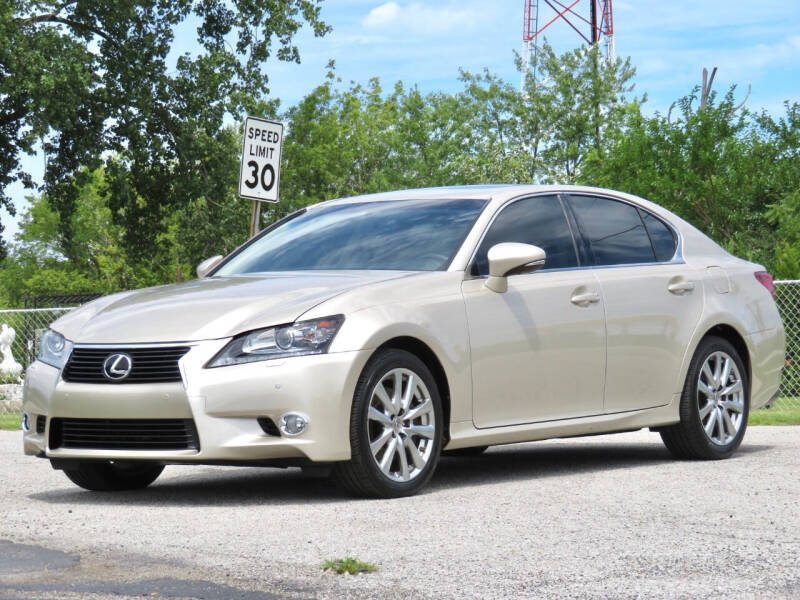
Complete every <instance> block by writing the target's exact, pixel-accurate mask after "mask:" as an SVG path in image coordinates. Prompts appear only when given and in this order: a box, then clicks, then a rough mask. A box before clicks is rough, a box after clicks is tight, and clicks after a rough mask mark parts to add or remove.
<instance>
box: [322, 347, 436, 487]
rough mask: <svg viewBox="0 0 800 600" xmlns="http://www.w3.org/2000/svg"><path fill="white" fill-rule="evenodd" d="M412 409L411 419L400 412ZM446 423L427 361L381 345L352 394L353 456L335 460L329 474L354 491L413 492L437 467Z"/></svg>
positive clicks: (410, 411) (351, 427) (351, 438)
mask: <svg viewBox="0 0 800 600" xmlns="http://www.w3.org/2000/svg"><path fill="white" fill-rule="evenodd" d="M398 375H399V382H400V383H399V388H400V393H399V394H398V393H397V392H396V390H397V386H398V384H397V382H398ZM409 385H411V386H412V388H413V389H412V390H411V395H410V396H409V395H408V388H409ZM379 388H380V389H379ZM381 390H382V392H381ZM403 396H405V398H403ZM404 400H405V402H404ZM370 408H372V409H373V410H370ZM378 412H380V413H381V415H378V414H377V413H378ZM412 413H414V416H412V418H411V419H410V420H409V419H402V418H400V417H402V416H403V415H407V414H408V415H410V414H412ZM444 427H445V423H444V420H443V416H442V401H441V397H440V396H439V390H438V388H437V386H436V381H435V380H434V378H433V375H431V372H430V370H428V368H427V367H426V366H425V364H424V363H423V362H422V361H421V360H420V359H419V358H417V357H416V356H415V355H413V354H411V353H410V352H406V351H404V350H395V349H388V350H383V351H379V352H378V353H376V354H375V355H374V356H373V357H372V358H371V359H370V361H369V362H368V363H367V365H366V366H365V367H364V371H363V372H362V373H361V377H360V378H359V380H358V383H357V385H356V390H355V394H354V395H353V406H352V410H351V413H350V448H351V458H350V460H349V461H347V462H342V463H338V464H336V465H335V466H334V470H333V477H334V479H335V480H336V481H337V482H338V483H339V484H340V485H341V486H342V487H343V488H344V489H345V490H347V491H348V492H350V493H351V494H354V495H357V496H362V497H372V498H399V497H401V496H410V495H412V494H415V493H417V492H418V491H419V490H420V489H422V487H423V486H424V485H425V484H426V483H427V482H428V481H429V480H430V478H431V476H432V475H433V472H434V470H435V469H436V465H437V464H438V462H439V455H440V453H441V449H442V432H443V429H444ZM371 444H372V445H371ZM409 444H410V445H411V446H413V448H414V449H416V453H415V452H413V449H412V448H411V447H410V446H409ZM373 446H375V448H376V450H375V453H373V450H372V447H373ZM398 446H399V447H398ZM381 465H383V466H381ZM404 465H405V466H404Z"/></svg>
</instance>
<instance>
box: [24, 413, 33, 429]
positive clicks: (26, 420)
mask: <svg viewBox="0 0 800 600" xmlns="http://www.w3.org/2000/svg"><path fill="white" fill-rule="evenodd" d="M30 430H31V422H30V419H29V417H28V413H22V431H30Z"/></svg>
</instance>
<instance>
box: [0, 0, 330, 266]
mask: <svg viewBox="0 0 800 600" xmlns="http://www.w3.org/2000/svg"><path fill="white" fill-rule="evenodd" d="M319 1H320V0H282V1H271V0H259V1H253V2H247V1H244V0H236V1H234V2H225V1H224V0H207V1H203V2H199V1H194V0H123V1H121V2H113V3H109V2H106V1H104V0H65V1H63V0H13V1H11V2H6V3H4V4H3V5H2V8H0V73H2V77H0V185H2V186H3V189H5V186H6V185H7V184H8V183H10V182H12V181H15V180H21V181H23V182H24V183H26V184H27V185H30V183H31V181H30V177H29V176H28V174H26V173H24V172H22V171H21V169H20V163H19V158H20V154H21V153H26V152H31V151H32V150H33V149H34V145H35V143H36V142H37V141H40V142H41V144H42V149H43V150H44V152H45V153H46V155H47V168H46V170H45V174H44V189H45V191H46V193H47V194H48V197H49V198H50V202H51V203H52V206H53V208H54V209H55V210H56V212H57V213H58V214H59V230H60V235H61V237H62V239H63V241H64V245H65V248H64V249H65V252H66V254H67V256H68V257H70V258H72V257H73V256H74V254H75V253H76V252H77V248H76V245H75V242H74V239H73V231H72V230H71V229H70V227H71V223H72V221H71V215H72V213H73V212H74V210H75V203H76V200H77V194H78V188H79V187H80V185H81V183H82V182H81V178H82V177H83V176H84V174H85V173H86V172H87V171H86V170H85V168H88V169H89V171H91V170H92V169H93V168H94V167H96V166H98V164H99V163H100V160H101V157H102V156H103V153H104V152H107V151H110V152H112V153H114V155H115V160H116V162H115V163H114V166H113V168H111V169H109V171H108V173H107V177H108V179H109V184H110V189H112V190H113V192H114V195H113V197H112V202H111V206H112V208H113V210H114V214H115V219H116V221H117V222H118V223H124V224H125V225H126V228H125V232H124V235H125V239H124V243H125V244H126V245H127V246H128V248H129V250H130V251H131V253H132V254H133V255H140V256H141V255H143V253H144V252H146V248H147V243H146V242H147V241H148V240H149V239H152V234H153V232H155V231H159V229H160V226H161V223H162V222H163V216H164V212H165V210H167V207H169V206H170V205H171V204H174V203H176V202H179V201H180V200H183V199H185V198H187V197H188V198H191V199H195V198H198V197H201V196H204V195H205V193H206V191H207V190H208V188H209V184H210V179H209V178H208V177H206V176H205V172H204V168H203V161H213V160H215V159H217V158H219V156H218V155H217V154H216V153H215V150H216V146H215V144H214V143H206V142H208V141H209V140H210V139H213V138H214V137H215V135H216V134H217V132H218V131H219V130H220V129H221V128H222V125H223V122H224V119H225V117H226V115H228V116H232V117H233V118H234V119H235V120H239V119H240V118H241V116H242V115H243V114H245V113H246V112H256V113H264V112H269V110H270V108H274V105H273V106H270V105H269V104H267V103H266V102H265V94H267V93H268V91H269V88H268V83H269V78H268V75H267V72H266V70H265V68H264V67H265V63H266V62H267V60H268V59H269V58H271V57H272V56H273V55H275V56H276V57H277V59H278V60H284V61H299V52H298V49H297V47H296V46H295V45H293V42H292V40H293V38H294V35H295V34H296V32H297V31H298V29H299V28H300V27H301V26H302V24H303V23H304V22H308V23H309V24H310V25H311V27H312V28H313V30H314V33H315V34H316V35H323V34H324V33H326V32H327V31H328V27H327V26H326V25H325V24H324V23H323V22H322V21H321V20H320V18H319ZM188 23H191V24H194V23H197V29H196V31H197V35H196V41H197V44H198V46H199V48H200V51H199V52H197V53H195V54H190V53H184V54H182V55H180V56H179V57H178V58H177V61H176V62H175V64H174V65H173V64H172V59H171V57H170V53H171V52H172V51H173V50H174V46H175V43H174V42H175V39H174V32H175V30H176V28H177V27H179V26H180V25H182V24H188ZM120 167H124V168H120ZM211 187H212V189H211V190H210V191H211V192H215V191H216V190H215V189H214V188H213V185H212V186H211ZM134 194H135V195H137V196H138V197H139V202H138V203H136V204H135V205H134V204H131V203H129V201H130V199H131V198H132V196H133V195H134ZM0 204H2V205H4V206H6V207H7V208H8V209H9V210H10V211H11V212H12V213H13V206H11V203H10V199H9V198H8V197H7V196H5V195H4V194H3V195H2V196H0Z"/></svg>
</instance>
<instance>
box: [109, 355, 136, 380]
mask: <svg viewBox="0 0 800 600" xmlns="http://www.w3.org/2000/svg"><path fill="white" fill-rule="evenodd" d="M132 368H133V359H132V358H131V357H130V355H128V354H124V353H119V354H109V355H108V357H106V359H105V361H103V375H105V378H106V379H108V380H110V381H122V380H123V379H125V378H126V377H127V376H128V375H130V374H131V369H132Z"/></svg>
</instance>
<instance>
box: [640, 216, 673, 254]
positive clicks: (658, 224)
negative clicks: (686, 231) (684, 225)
mask: <svg viewBox="0 0 800 600" xmlns="http://www.w3.org/2000/svg"><path fill="white" fill-rule="evenodd" d="M639 212H640V213H641V215H642V220H643V221H644V225H645V227H647V233H649V234H650V241H652V242H653V249H654V250H655V251H656V260H658V261H659V262H667V261H668V260H671V259H672V257H673V256H674V255H675V248H676V246H677V245H678V243H677V241H676V240H675V235H674V234H673V233H672V230H671V229H670V228H669V227H667V226H666V225H665V224H664V223H663V222H662V221H661V219H659V218H657V217H654V216H653V215H651V214H650V213H648V212H645V211H643V210H640V211H639Z"/></svg>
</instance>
